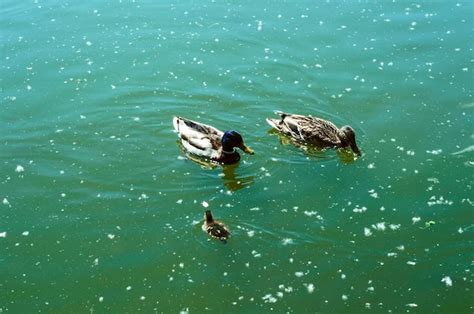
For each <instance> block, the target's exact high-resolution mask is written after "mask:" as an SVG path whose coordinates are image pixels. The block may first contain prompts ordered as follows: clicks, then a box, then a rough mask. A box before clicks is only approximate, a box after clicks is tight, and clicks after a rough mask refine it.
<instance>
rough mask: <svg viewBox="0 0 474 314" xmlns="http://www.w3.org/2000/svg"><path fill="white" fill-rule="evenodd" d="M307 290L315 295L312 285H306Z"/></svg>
mask: <svg viewBox="0 0 474 314" xmlns="http://www.w3.org/2000/svg"><path fill="white" fill-rule="evenodd" d="M306 289H307V290H308V293H313V292H314V285H313V284H312V283H309V284H306Z"/></svg>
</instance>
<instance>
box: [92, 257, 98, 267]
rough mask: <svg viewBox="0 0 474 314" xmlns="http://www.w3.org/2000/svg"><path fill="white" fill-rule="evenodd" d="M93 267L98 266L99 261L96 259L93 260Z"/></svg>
mask: <svg viewBox="0 0 474 314" xmlns="http://www.w3.org/2000/svg"><path fill="white" fill-rule="evenodd" d="M93 265H94V266H99V259H98V258H96V259H95V260H94V263H93Z"/></svg>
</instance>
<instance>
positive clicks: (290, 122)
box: [277, 111, 341, 146]
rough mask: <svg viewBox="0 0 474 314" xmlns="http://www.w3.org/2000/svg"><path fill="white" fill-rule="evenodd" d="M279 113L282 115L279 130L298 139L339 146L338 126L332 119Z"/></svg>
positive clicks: (311, 142)
mask: <svg viewBox="0 0 474 314" xmlns="http://www.w3.org/2000/svg"><path fill="white" fill-rule="evenodd" d="M277 114H278V115H280V117H281V121H279V123H278V130H279V131H281V132H283V133H285V134H287V135H289V136H291V137H293V138H294V139H296V140H298V141H301V142H305V143H310V144H318V145H320V144H322V145H326V146H332V145H334V146H337V145H339V144H340V142H341V140H340V139H339V137H338V135H337V134H338V128H337V127H336V125H335V124H334V123H332V122H330V121H327V120H324V119H321V118H317V117H310V116H303V115H297V114H289V113H284V112H280V111H279V112H277Z"/></svg>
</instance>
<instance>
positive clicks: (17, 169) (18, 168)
mask: <svg viewBox="0 0 474 314" xmlns="http://www.w3.org/2000/svg"><path fill="white" fill-rule="evenodd" d="M23 171H25V168H23V166H20V165H17V166H16V168H15V172H23Z"/></svg>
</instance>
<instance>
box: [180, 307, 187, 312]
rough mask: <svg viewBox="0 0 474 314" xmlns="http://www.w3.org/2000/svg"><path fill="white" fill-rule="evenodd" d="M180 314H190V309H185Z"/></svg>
mask: <svg viewBox="0 0 474 314" xmlns="http://www.w3.org/2000/svg"><path fill="white" fill-rule="evenodd" d="M179 314H189V308H188V307H187V308H184V309H182V310H181V311H179Z"/></svg>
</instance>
